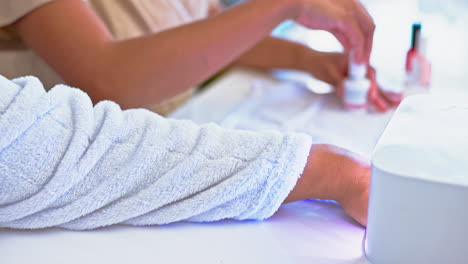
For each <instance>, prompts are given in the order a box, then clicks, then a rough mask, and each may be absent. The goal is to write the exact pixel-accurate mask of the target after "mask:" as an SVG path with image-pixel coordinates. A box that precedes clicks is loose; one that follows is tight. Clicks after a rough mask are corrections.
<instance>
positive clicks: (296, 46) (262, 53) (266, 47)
mask: <svg viewBox="0 0 468 264" xmlns="http://www.w3.org/2000/svg"><path fill="white" fill-rule="evenodd" d="M307 51H309V52H310V49H309V48H308V47H307V46H305V45H303V44H301V43H298V42H294V41H290V40H286V39H281V38H276V37H268V38H266V39H264V40H263V41H261V42H260V43H258V44H257V45H255V46H254V47H253V48H252V49H250V50H249V51H247V52H246V53H244V54H243V55H242V56H241V57H240V58H239V59H238V60H236V62H235V63H234V65H236V66H246V67H252V68H256V69H261V70H271V69H294V70H301V71H303V70H305V67H304V63H303V55H304V54H307Z"/></svg>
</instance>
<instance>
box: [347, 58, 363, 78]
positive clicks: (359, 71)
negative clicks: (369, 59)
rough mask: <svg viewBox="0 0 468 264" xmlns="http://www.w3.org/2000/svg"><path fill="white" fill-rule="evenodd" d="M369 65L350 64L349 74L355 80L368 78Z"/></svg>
mask: <svg viewBox="0 0 468 264" xmlns="http://www.w3.org/2000/svg"><path fill="white" fill-rule="evenodd" d="M366 75H367V65H366V64H355V63H352V62H351V63H350V64H349V70H348V76H349V78H350V79H353V80H361V79H366Z"/></svg>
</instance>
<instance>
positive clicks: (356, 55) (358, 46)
mask: <svg viewBox="0 0 468 264" xmlns="http://www.w3.org/2000/svg"><path fill="white" fill-rule="evenodd" d="M343 33H344V34H346V35H347V36H348V39H349V41H350V45H351V49H352V50H353V55H352V56H353V58H351V59H352V60H353V61H354V62H355V63H364V34H363V32H362V30H361V27H360V26H359V24H358V23H357V21H356V19H355V18H354V17H350V18H349V19H348V20H347V23H346V24H345V25H344V28H343Z"/></svg>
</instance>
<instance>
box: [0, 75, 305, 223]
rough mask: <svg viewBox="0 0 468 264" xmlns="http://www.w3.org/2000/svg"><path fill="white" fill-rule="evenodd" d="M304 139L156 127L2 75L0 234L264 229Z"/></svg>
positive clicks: (187, 124)
mask: <svg viewBox="0 0 468 264" xmlns="http://www.w3.org/2000/svg"><path fill="white" fill-rule="evenodd" d="M310 146H311V139H310V138H309V137H308V136H306V135H302V134H294V133H291V134H286V135H283V134H280V133H278V132H274V131H269V132H250V131H239V130H229V129H224V128H221V127H219V126H217V125H215V124H206V125H202V126H199V125H196V124H195V123H193V122H191V121H183V120H171V119H165V118H163V117H161V116H159V115H157V114H155V113H152V112H150V111H147V110H144V109H132V110H126V111H122V110H121V109H120V108H119V106H118V105H117V104H115V103H113V102H109V101H103V102H100V103H98V104H97V105H96V106H94V107H93V105H92V103H91V100H90V99H89V97H88V96H87V95H86V94H85V93H84V92H82V91H80V90H78V89H74V88H70V87H67V86H64V85H58V86H56V87H55V88H53V89H52V90H50V91H49V92H46V91H45V90H44V88H43V86H42V84H41V83H40V81H39V80H38V79H36V78H34V77H24V78H19V79H15V80H13V81H9V80H7V79H5V78H4V77H2V76H0V227H10V228H21V229H35V228H45V227H52V226H60V227H63V228H67V229H75V230H83V229H93V228H98V227H103V226H108V225H112V224H119V223H120V224H130V225H155V224H166V223H172V222H177V221H195V222H206V221H216V220H220V219H226V218H231V219H239V220H243V219H265V218H267V217H269V216H271V215H272V214H273V213H274V212H275V211H276V210H277V209H278V207H279V206H280V205H281V203H282V202H283V200H284V199H285V198H286V197H287V195H288V194H289V192H290V191H291V190H292V188H293V187H294V185H295V184H296V181H297V179H298V177H299V175H300V174H301V173H302V170H303V168H304V166H305V163H306V160H307V156H308V154H309V150H310Z"/></svg>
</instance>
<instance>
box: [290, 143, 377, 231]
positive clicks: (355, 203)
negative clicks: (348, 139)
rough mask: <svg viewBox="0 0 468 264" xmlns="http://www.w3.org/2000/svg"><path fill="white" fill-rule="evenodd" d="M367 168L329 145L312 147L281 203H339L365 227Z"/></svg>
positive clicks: (352, 156)
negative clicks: (300, 201)
mask: <svg viewBox="0 0 468 264" xmlns="http://www.w3.org/2000/svg"><path fill="white" fill-rule="evenodd" d="M369 182H370V166H369V163H368V162H366V161H365V160H364V159H362V158H360V157H358V156H357V155H356V154H353V153H351V152H349V151H347V150H344V149H341V148H338V147H335V146H331V145H314V146H313V147H312V149H311V151H310V155H309V159H308V161H307V165H306V168H305V169H304V172H303V174H302V176H301V178H300V179H299V180H298V182H297V184H296V186H295V188H294V189H293V190H292V191H291V193H290V194H289V196H288V198H286V200H285V203H287V202H292V201H297V200H304V199H326V200H335V201H337V202H339V203H340V204H341V205H342V206H343V208H344V210H345V211H346V213H347V214H348V215H350V216H351V217H353V218H354V219H355V220H356V221H358V222H359V223H360V224H362V225H364V226H365V225H367V209H368V200H369Z"/></svg>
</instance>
